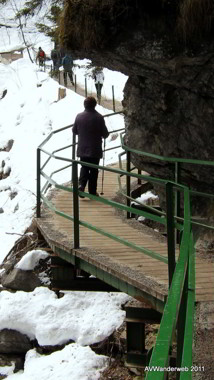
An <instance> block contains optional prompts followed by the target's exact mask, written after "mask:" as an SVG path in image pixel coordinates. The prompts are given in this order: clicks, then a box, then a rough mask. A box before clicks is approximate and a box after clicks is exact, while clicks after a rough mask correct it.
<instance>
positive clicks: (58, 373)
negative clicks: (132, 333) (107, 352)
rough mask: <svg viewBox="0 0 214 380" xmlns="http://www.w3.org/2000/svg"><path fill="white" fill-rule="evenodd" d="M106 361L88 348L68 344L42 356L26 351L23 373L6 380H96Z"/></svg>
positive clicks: (33, 351)
mask: <svg viewBox="0 0 214 380" xmlns="http://www.w3.org/2000/svg"><path fill="white" fill-rule="evenodd" d="M107 363H108V359H107V358H106V357H105V356H103V355H99V356H98V355H96V354H95V353H94V352H93V351H92V350H91V349H90V347H81V346H79V345H78V344H69V345H67V346H66V347H65V348H64V349H63V350H61V351H57V352H54V353H52V354H50V355H47V356H42V355H40V354H38V353H37V352H36V350H35V349H33V350H30V351H28V353H27V355H26V360H25V367H24V372H22V371H20V372H19V373H18V374H14V375H11V376H8V377H7V379H8V380H38V379H39V380H65V379H72V380H92V379H93V380H98V379H99V377H100V376H99V374H100V372H101V371H102V370H103V369H104V368H105V367H106V365H107Z"/></svg>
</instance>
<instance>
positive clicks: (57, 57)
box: [51, 49, 60, 71]
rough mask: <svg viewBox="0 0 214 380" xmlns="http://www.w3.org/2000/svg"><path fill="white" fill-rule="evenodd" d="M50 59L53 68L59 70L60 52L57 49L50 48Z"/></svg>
mask: <svg viewBox="0 0 214 380" xmlns="http://www.w3.org/2000/svg"><path fill="white" fill-rule="evenodd" d="M51 59H52V61H53V70H54V71H57V70H59V66H60V53H59V51H58V50H57V49H53V50H51Z"/></svg>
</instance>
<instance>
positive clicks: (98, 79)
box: [93, 67, 105, 103]
mask: <svg viewBox="0 0 214 380" xmlns="http://www.w3.org/2000/svg"><path fill="white" fill-rule="evenodd" d="M93 78H94V81H95V87H96V91H97V99H98V102H99V103H100V101H101V90H102V87H103V82H104V79H105V77H104V74H103V69H102V67H95V69H94V72H93Z"/></svg>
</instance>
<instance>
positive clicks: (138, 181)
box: [137, 169, 142, 185]
mask: <svg viewBox="0 0 214 380" xmlns="http://www.w3.org/2000/svg"><path fill="white" fill-rule="evenodd" d="M137 174H139V175H141V170H140V169H137ZM137 184H138V185H141V184H142V181H141V178H138V179H137Z"/></svg>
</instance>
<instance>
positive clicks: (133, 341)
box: [125, 305, 162, 368]
mask: <svg viewBox="0 0 214 380" xmlns="http://www.w3.org/2000/svg"><path fill="white" fill-rule="evenodd" d="M144 306H145V305H144ZM125 310H126V319H125V321H126V340H127V355H126V365H127V366H128V367H138V368H141V367H145V366H146V365H148V363H149V359H150V357H149V355H150V352H149V350H147V349H146V343H145V339H146V334H145V325H146V324H159V323H160V320H161V317H162V314H161V313H159V312H157V311H155V310H153V309H150V308H146V307H135V306H126V307H125Z"/></svg>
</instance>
